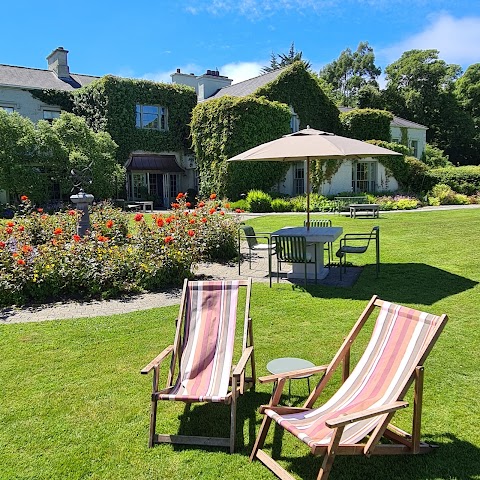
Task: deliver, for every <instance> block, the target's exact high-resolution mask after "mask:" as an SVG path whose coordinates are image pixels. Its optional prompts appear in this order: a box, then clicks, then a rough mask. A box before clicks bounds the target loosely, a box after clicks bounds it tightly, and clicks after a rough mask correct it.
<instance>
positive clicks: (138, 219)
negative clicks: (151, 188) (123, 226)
mask: <svg viewBox="0 0 480 480" xmlns="http://www.w3.org/2000/svg"><path fill="white" fill-rule="evenodd" d="M133 219H134V220H135V221H136V222H141V221H142V220H143V213H136V214H135V216H134V217H133Z"/></svg>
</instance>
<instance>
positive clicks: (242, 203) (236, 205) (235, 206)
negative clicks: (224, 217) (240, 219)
mask: <svg viewBox="0 0 480 480" xmlns="http://www.w3.org/2000/svg"><path fill="white" fill-rule="evenodd" d="M230 208H231V209H232V210H248V208H249V207H248V202H247V201H246V200H245V199H244V198H242V199H241V200H237V201H236V202H231V203H230Z"/></svg>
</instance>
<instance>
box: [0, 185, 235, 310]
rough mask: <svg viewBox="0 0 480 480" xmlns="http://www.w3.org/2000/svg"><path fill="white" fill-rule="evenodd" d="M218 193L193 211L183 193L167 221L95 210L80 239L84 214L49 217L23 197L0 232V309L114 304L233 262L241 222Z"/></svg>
mask: <svg viewBox="0 0 480 480" xmlns="http://www.w3.org/2000/svg"><path fill="white" fill-rule="evenodd" d="M229 213H230V212H229V205H228V203H227V204H226V203H224V202H222V201H218V200H217V198H216V195H215V194H212V195H211V196H210V198H209V199H208V200H200V201H198V203H197V206H196V207H195V208H191V205H190V204H189V202H187V201H186V198H185V195H184V194H183V193H180V194H179V195H178V197H177V200H176V202H175V203H173V204H172V210H171V211H169V212H168V213H167V214H164V215H160V214H149V215H148V216H147V215H143V214H142V213H137V214H135V215H134V217H133V223H132V222H131V218H132V214H128V213H126V212H122V211H121V210H119V209H116V208H114V207H113V206H112V205H110V204H108V203H103V204H99V205H96V206H94V207H92V209H91V212H90V220H91V222H90V223H91V229H90V231H88V232H87V234H86V235H85V236H84V237H80V236H79V235H77V224H78V221H79V220H80V216H81V212H79V211H77V210H67V211H65V212H59V213H55V214H52V215H48V214H46V213H44V212H43V210H42V209H41V208H39V209H35V208H33V206H32V205H31V203H30V201H29V199H28V198H27V197H25V196H23V197H22V200H21V208H19V209H18V213H17V214H16V215H15V217H14V218H13V219H11V220H7V221H4V222H3V223H2V224H1V225H0V305H3V306H5V305H13V304H24V303H27V302H45V301H49V300H58V299H64V298H92V297H101V298H111V297H114V296H118V295H121V294H128V293H137V292H141V291H155V290H159V289H162V288H165V287H169V286H174V285H180V284H181V283H182V281H183V279H184V278H190V277H192V267H193V266H194V265H195V263H197V262H199V261H218V260H229V259H232V258H234V257H235V256H236V254H237V249H236V232H237V229H238V223H239V221H238V218H237V217H236V216H235V215H229Z"/></svg>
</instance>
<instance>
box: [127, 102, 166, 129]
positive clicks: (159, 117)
mask: <svg viewBox="0 0 480 480" xmlns="http://www.w3.org/2000/svg"><path fill="white" fill-rule="evenodd" d="M135 112H136V127H137V128H143V129H146V130H167V129H168V127H167V109H166V108H165V107H159V106H157V105H140V104H137V105H136V109H135Z"/></svg>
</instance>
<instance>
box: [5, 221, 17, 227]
mask: <svg viewBox="0 0 480 480" xmlns="http://www.w3.org/2000/svg"><path fill="white" fill-rule="evenodd" d="M14 225H15V223H14V222H8V223H7V227H13V226H14Z"/></svg>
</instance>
